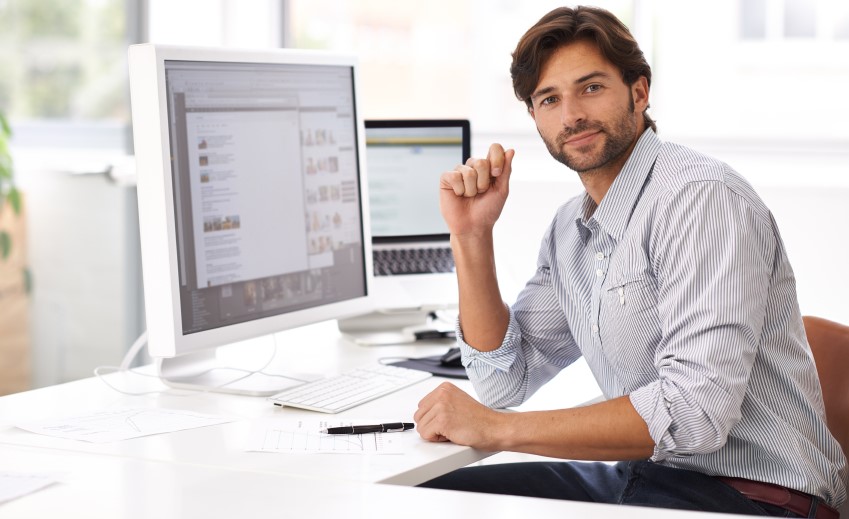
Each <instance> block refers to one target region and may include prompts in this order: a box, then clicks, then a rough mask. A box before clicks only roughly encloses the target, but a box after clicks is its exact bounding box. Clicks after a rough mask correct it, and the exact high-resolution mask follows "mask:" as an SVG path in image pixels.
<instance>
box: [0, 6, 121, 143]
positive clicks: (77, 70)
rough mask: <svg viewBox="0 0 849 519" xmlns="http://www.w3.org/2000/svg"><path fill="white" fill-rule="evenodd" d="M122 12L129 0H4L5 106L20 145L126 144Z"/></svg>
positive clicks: (1, 86)
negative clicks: (125, 0) (126, 0)
mask: <svg viewBox="0 0 849 519" xmlns="http://www.w3.org/2000/svg"><path fill="white" fill-rule="evenodd" d="M125 12H126V11H125V2H124V0H0V42H2V44H0V69H1V70H3V74H2V75H0V107H2V108H3V109H4V110H5V111H6V112H7V114H8V116H9V118H10V119H11V120H12V123H13V126H14V128H15V144H16V146H30V145H37V146H48V145H49V146H61V147H80V146H94V147H101V148H103V147H109V148H113V147H114V148H123V147H124V144H125V128H126V127H127V125H128V124H129V106H128V103H127V70H126V59H125V55H126V43H127V41H128V33H129V31H128V27H127V16H126V15H125ZM69 130H70V131H69Z"/></svg>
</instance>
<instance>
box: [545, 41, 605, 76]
mask: <svg viewBox="0 0 849 519" xmlns="http://www.w3.org/2000/svg"><path fill="white" fill-rule="evenodd" d="M595 72H603V73H606V74H608V75H610V76H612V77H617V76H618V75H619V73H618V69H617V68H616V66H615V65H614V64H613V63H611V62H610V61H608V59H607V58H606V57H605V56H604V54H602V53H601V51H600V50H599V48H598V46H596V44H595V42H593V41H591V40H578V41H575V42H572V43H568V44H566V45H563V46H561V47H559V48H558V49H556V50H555V51H554V52H552V53H551V55H550V56H549V57H548V59H547V60H546V61H545V63H544V64H543V66H542V68H541V69H540V77H539V83H538V85H537V88H540V87H542V86H543V85H542V83H543V82H544V81H545V80H546V79H548V80H551V79H555V78H556V79H558V80H559V81H563V80H565V81H568V82H580V81H581V79H582V78H584V77H587V76H589V75H591V74H593V73H595Z"/></svg>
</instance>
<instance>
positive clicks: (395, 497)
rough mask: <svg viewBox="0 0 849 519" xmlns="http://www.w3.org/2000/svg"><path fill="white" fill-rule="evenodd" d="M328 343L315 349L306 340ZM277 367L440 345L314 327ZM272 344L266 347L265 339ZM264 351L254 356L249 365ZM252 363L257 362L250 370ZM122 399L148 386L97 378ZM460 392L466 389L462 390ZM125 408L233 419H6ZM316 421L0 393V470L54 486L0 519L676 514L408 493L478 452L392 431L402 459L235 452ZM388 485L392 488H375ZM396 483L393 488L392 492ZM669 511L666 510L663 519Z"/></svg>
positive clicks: (403, 408)
mask: <svg viewBox="0 0 849 519" xmlns="http://www.w3.org/2000/svg"><path fill="white" fill-rule="evenodd" d="M321 337H324V338H329V340H328V341H322V340H321V339H320V338H321ZM280 339H282V340H285V343H284V344H281V345H280V346H279V350H278V351H279V353H278V359H279V360H280V363H275V366H273V367H271V368H269V371H272V372H274V371H275V368H277V369H280V370H282V369H283V366H282V362H283V361H284V360H285V359H298V360H297V366H289V369H293V370H302V371H308V372H309V371H313V372H321V371H324V372H325V373H332V372H335V371H339V370H344V369H348V368H350V367H353V366H356V365H359V364H362V363H365V362H368V361H374V360H375V359H377V358H379V357H384V356H423V355H432V354H436V353H440V352H443V351H445V349H446V347H447V346H448V345H446V344H444V343H443V344H439V345H431V346H415V347H411V346H393V347H385V346H384V347H379V348H374V347H361V346H356V345H353V344H350V343H348V342H347V341H344V340H343V339H341V337H339V336H338V334H337V333H336V332H335V328H329V327H328V325H321V326H317V327H311V328H309V329H303V330H298V331H297V332H291V333H287V334H285V335H283V334H281V336H280ZM278 342H280V341H278ZM267 351H268V350H267V349H264V348H259V350H258V353H257V357H258V358H259V359H260V361H261V360H262V359H261V357H262V356H263V355H266V354H267V353H266V352H267ZM260 364H261V362H260ZM110 380H111V381H112V382H113V383H116V384H119V385H121V386H122V387H124V388H125V389H126V390H129V391H141V390H144V389H150V388H158V387H161V385H160V384H159V382H158V381H156V380H155V379H152V378H144V377H138V376H134V375H131V374H115V375H112V376H110ZM444 380H445V379H439V378H436V377H434V378H432V379H429V380H427V381H424V382H421V383H419V384H416V385H414V386H411V387H409V388H407V389H404V390H402V391H399V392H397V393H394V394H392V395H389V396H387V397H384V398H381V399H379V400H375V401H373V402H370V403H367V404H364V405H361V406H358V407H356V408H354V409H351V410H348V411H346V412H344V413H342V414H340V415H334V416H337V417H342V418H344V417H349V418H378V419H386V420H392V421H397V420H404V421H411V420H412V415H413V413H414V412H415V408H416V404H417V402H418V401H419V399H420V398H421V397H422V396H424V395H425V394H427V393H428V392H429V391H430V390H431V389H433V388H434V387H436V386H437V385H438V384H439V383H441V382H443V381H444ZM459 385H461V386H463V387H464V388H466V389H470V385H469V383H468V382H466V381H460V384H459ZM128 406H133V407H136V406H141V407H160V408H172V409H184V410H191V411H197V412H203V413H213V414H223V415H229V416H236V417H239V418H240V419H239V420H238V421H236V422H233V423H228V424H223V425H217V426H212V427H202V428H198V429H191V430H187V431H181V432H176V433H170V434H161V435H155V436H146V437H142V438H137V439H133V440H126V441H120V442H113V443H106V444H90V443H86V442H78V441H73V440H65V439H58V438H52V437H48V436H42V435H37V434H32V433H29V432H26V431H23V430H20V429H17V428H16V427H14V424H16V423H22V422H27V421H33V420H38V419H46V418H53V417H57V416H72V415H78V414H83V413H86V412H89V411H96V410H103V409H110V408H121V407H128ZM322 416H326V415H320V414H318V413H313V412H309V411H301V410H297V409H292V408H279V407H276V406H273V405H271V404H270V403H269V402H268V401H266V400H265V399H264V398H260V397H243V396H233V395H224V394H217V393H206V394H193V395H191V396H188V397H178V396H173V395H168V394H158V395H154V396H126V395H122V394H119V393H117V392H115V391H113V390H111V389H109V388H108V387H107V386H106V385H104V384H103V383H102V382H101V381H100V380H97V379H95V378H91V379H84V380H79V381H75V382H72V383H68V384H63V385H59V386H53V387H49V388H43V389H39V390H34V391H29V392H25V393H19V394H15V395H10V396H6V397H2V398H0V470H4V471H22V472H26V471H62V472H66V473H67V474H66V477H65V478H63V479H62V482H61V483H59V484H56V485H53V486H51V487H49V488H47V489H44V490H41V491H39V492H36V493H34V494H31V495H29V496H25V497H22V498H20V499H17V500H15V501H12V502H10V503H7V504H5V505H0V517H50V516H59V515H61V516H70V517H77V516H79V517H157V518H160V517H161V518H168V517H203V518H217V517H261V516H262V515H266V514H273V515H274V516H284V517H297V516H307V515H309V516H311V517H316V516H318V517H346V518H347V517H365V516H374V515H375V514H379V515H381V516H383V515H386V514H390V515H392V514H394V513H397V514H398V515H399V516H402V517H404V518H409V517H433V516H435V515H439V516H442V517H479V516H480V515H481V512H483V511H485V512H486V514H487V515H489V516H495V517H510V518H513V519H515V518H520V517H528V516H531V515H532V514H539V515H553V514H554V513H557V514H561V515H562V514H564V512H571V513H574V514H579V515H580V516H582V517H610V516H612V515H616V513H623V514H627V515H628V516H629V517H632V516H633V517H643V516H644V517H662V516H664V514H667V515H669V516H672V515H688V514H682V513H681V512H666V511H659V510H642V509H632V508H628V509H623V508H619V507H607V506H601V505H588V504H581V503H569V502H561V501H552V500H542V499H528V498H516V497H509V496H491V495H474V494H467V493H463V492H451V491H437V490H429V489H420V488H410V487H409V486H411V485H415V484H418V483H420V482H423V481H426V480H428V479H431V478H432V477H435V476H437V475H440V474H443V473H445V472H448V471H451V470H453V469H456V468H459V467H462V466H465V465H467V464H469V463H473V462H475V461H477V460H480V459H482V458H484V457H486V456H487V453H484V452H480V451H476V450H474V449H470V448H466V447H461V446H457V445H453V444H449V443H429V442H425V441H423V440H421V439H420V438H419V436H418V434H416V433H415V432H406V433H393V434H398V435H403V438H404V440H403V441H404V446H405V449H404V454H402V455H373V456H363V455H341V454H332V455H289V454H272V453H257V452H246V451H245V449H246V447H247V446H246V439H247V435H248V432H249V431H250V428H251V425H252V424H253V423H254V422H256V421H258V420H263V419H279V420H283V421H290V420H291V421H292V423H294V421H297V420H299V419H308V420H315V419H316V418H319V417H322ZM374 483H393V484H395V485H380V484H378V485H375V484H374ZM398 485H405V486H398ZM670 514H671V515H670Z"/></svg>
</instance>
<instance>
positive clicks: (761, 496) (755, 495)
mask: <svg viewBox="0 0 849 519" xmlns="http://www.w3.org/2000/svg"><path fill="white" fill-rule="evenodd" d="M716 479H718V480H719V481H722V482H723V483H725V484H726V485H728V486H730V487H731V488H733V489H735V490H736V491H737V492H740V493H741V494H743V495H744V496H746V497H747V498H749V499H751V500H752V501H760V502H762V503H769V504H771V505H775V506H780V507H782V508H784V509H785V510H789V511H791V512H793V513H795V514H798V515H801V516H802V517H808V514H809V513H810V510H811V505H812V503H813V502H814V500H817V501H819V502H818V503H817V510H816V513H815V514H814V517H815V518H817V519H839V517H840V514H838V513H837V510H835V509H834V508H832V507H830V506H828V505H827V504H825V503H823V502H822V500H821V499H819V498H816V497H814V496H811V495H809V494H806V493H804V492H799V491H798V490H793V489H792V488H784V487H782V486H779V485H773V484H772V483H761V482H760V481H752V480H749V479H743V478H727V477H717V478H716Z"/></svg>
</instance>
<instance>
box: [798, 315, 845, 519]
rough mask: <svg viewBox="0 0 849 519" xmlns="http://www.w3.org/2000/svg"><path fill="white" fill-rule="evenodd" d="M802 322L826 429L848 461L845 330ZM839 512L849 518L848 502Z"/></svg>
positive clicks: (811, 319)
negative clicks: (823, 406)
mask: <svg viewBox="0 0 849 519" xmlns="http://www.w3.org/2000/svg"><path fill="white" fill-rule="evenodd" d="M802 320H803V321H804V322H805V335H807V337H808V344H809V345H810V346H811V352H812V353H813V354H814V362H815V363H816V365H817V373H818V375H819V379H820V386H822V399H823V404H825V418H826V422H827V423H828V429H829V431H831V434H832V435H833V436H834V437H835V438H836V439H837V442H838V443H840V446H841V447H842V448H843V454H845V455H846V457H847V458H849V326H845V325H842V324H840V323H836V322H834V321H829V320H828V319H823V318H821V317H812V316H804V317H803V318H802ZM840 512H841V514H840V516H841V517H844V516H847V517H849V500H847V502H846V503H844V505H843V506H842V507H840Z"/></svg>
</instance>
